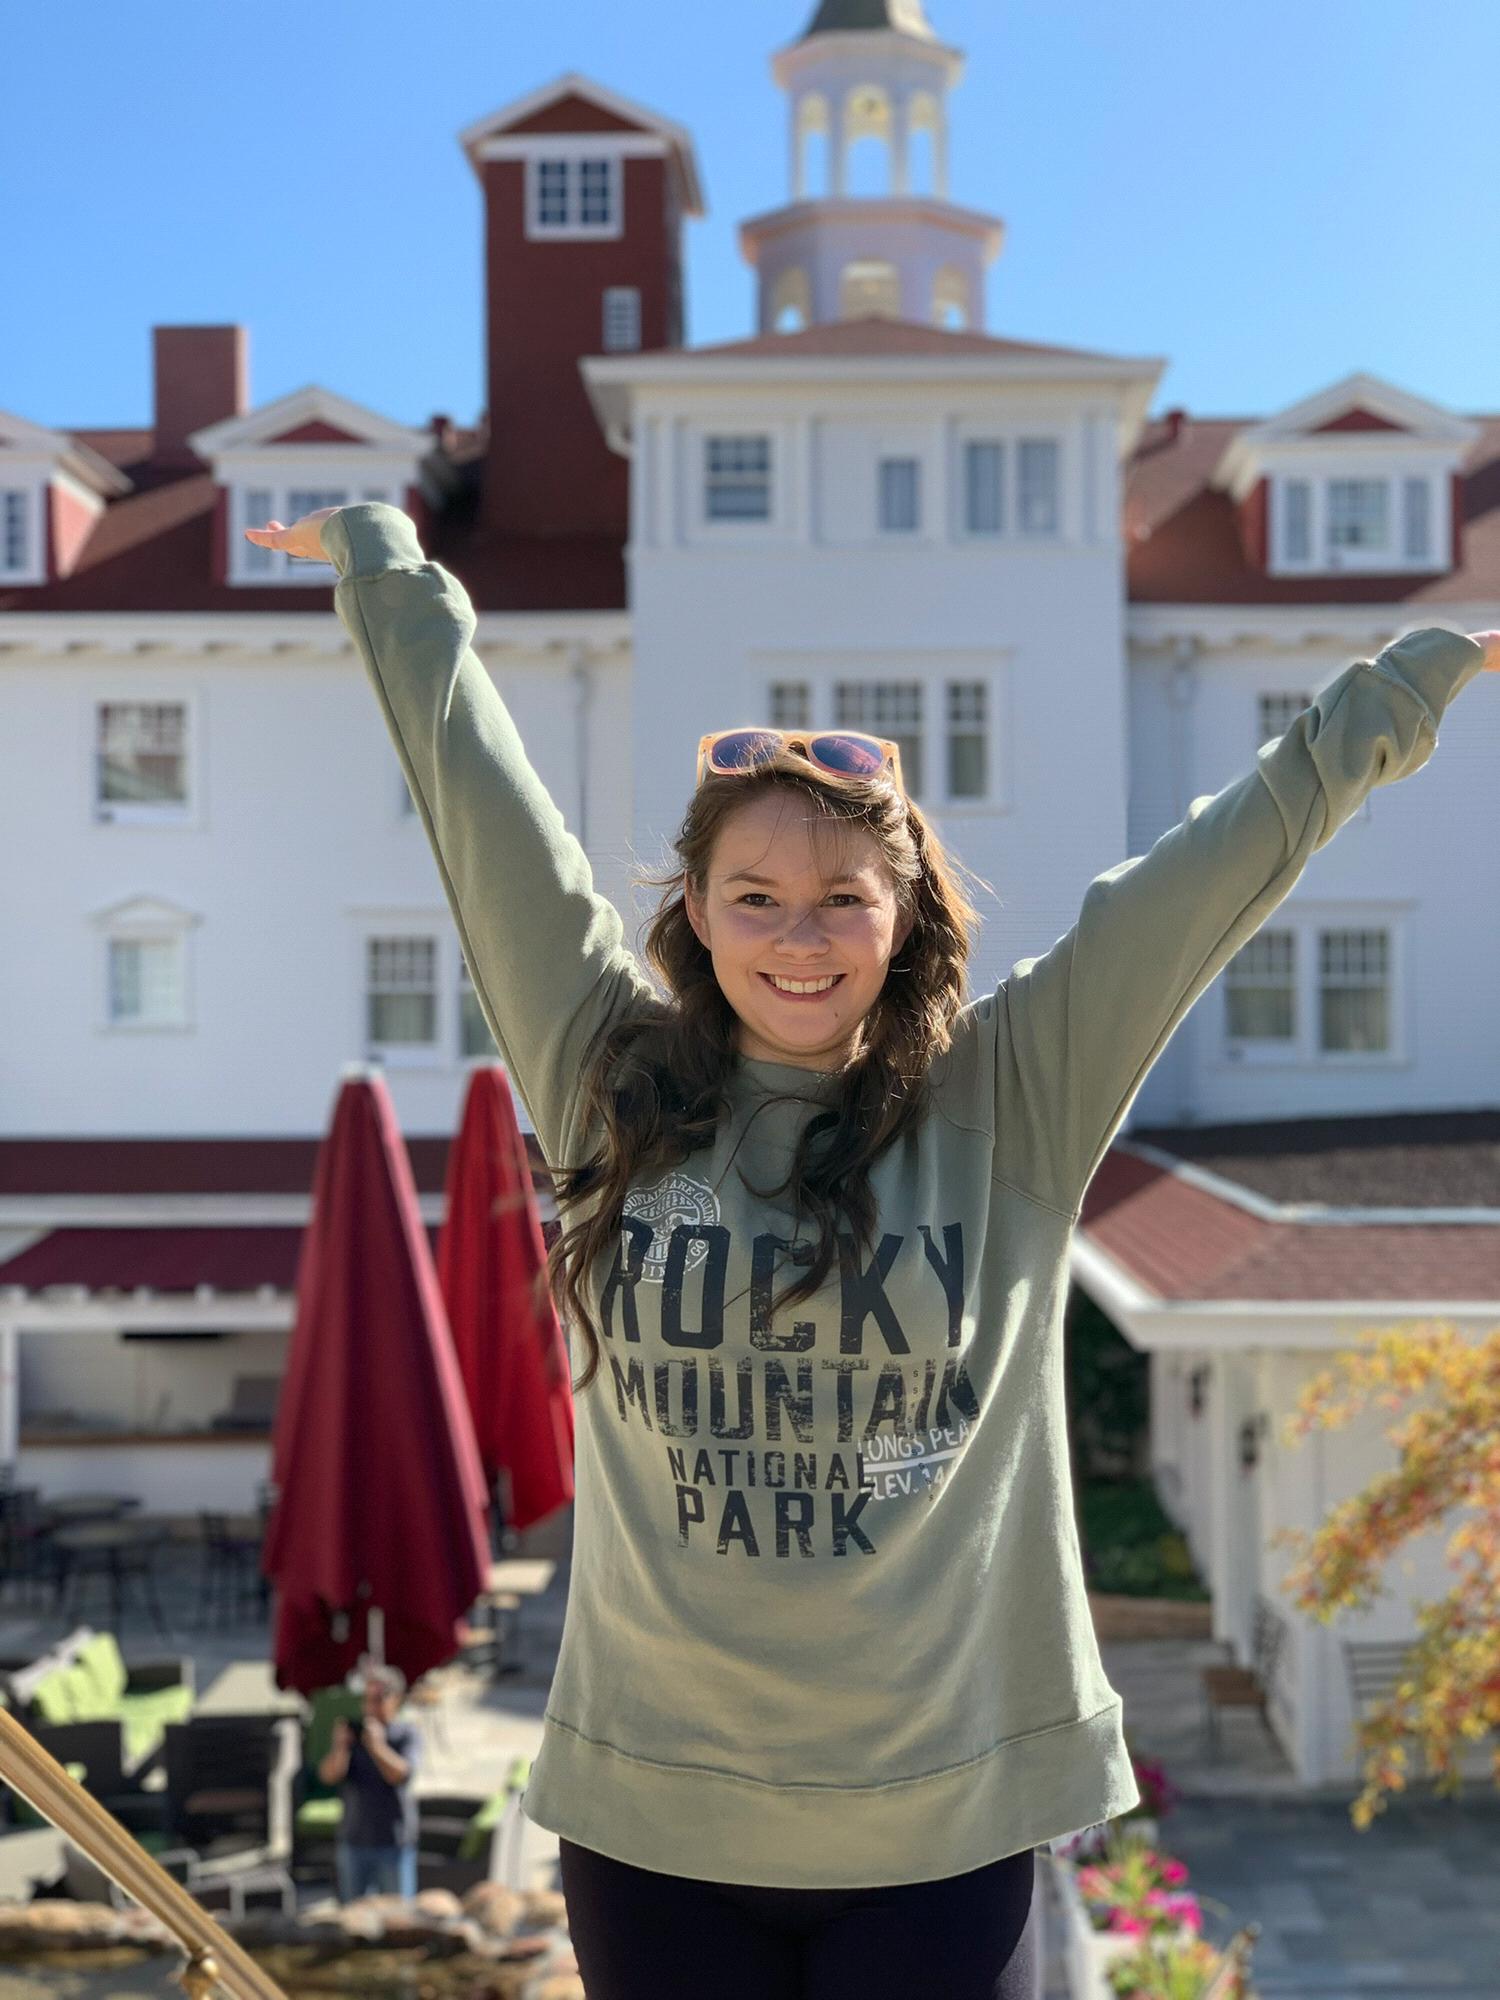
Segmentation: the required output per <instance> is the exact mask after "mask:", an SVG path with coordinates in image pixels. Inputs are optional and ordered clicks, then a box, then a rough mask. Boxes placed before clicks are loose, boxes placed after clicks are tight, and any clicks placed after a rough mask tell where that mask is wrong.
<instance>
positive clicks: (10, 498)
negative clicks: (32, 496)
mask: <svg viewBox="0 0 1500 2000" xmlns="http://www.w3.org/2000/svg"><path fill="white" fill-rule="evenodd" d="M26 497H27V496H26V494H25V493H24V492H22V491H21V490H20V489H19V488H18V487H7V488H6V489H5V490H4V491H3V492H0V575H3V574H4V573H5V572H6V571H8V570H9V571H15V570H22V569H24V568H25V567H26Z"/></svg>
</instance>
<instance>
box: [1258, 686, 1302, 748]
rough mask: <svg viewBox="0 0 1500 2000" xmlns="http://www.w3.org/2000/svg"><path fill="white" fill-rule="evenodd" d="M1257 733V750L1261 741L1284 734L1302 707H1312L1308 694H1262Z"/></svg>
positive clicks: (1269, 740)
mask: <svg viewBox="0 0 1500 2000" xmlns="http://www.w3.org/2000/svg"><path fill="white" fill-rule="evenodd" d="M1258 706H1259V711H1260V719H1259V732H1260V733H1259V734H1258V735H1257V737H1256V739H1255V748H1256V749H1257V750H1258V749H1259V748H1260V747H1261V745H1262V744H1263V743H1269V742H1271V740H1272V739H1273V738H1274V737H1277V736H1285V734H1286V733H1287V731H1288V730H1289V729H1290V728H1291V726H1292V724H1293V723H1294V722H1295V721H1296V720H1297V717H1298V716H1299V715H1300V714H1301V713H1302V711H1303V709H1305V708H1311V707H1312V696H1311V695H1310V694H1282V693H1278V694H1263V695H1261V697H1260V700H1259V704H1258Z"/></svg>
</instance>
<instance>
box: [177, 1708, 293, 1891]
mask: <svg viewBox="0 0 1500 2000" xmlns="http://www.w3.org/2000/svg"><path fill="white" fill-rule="evenodd" d="M301 1733H302V1732H301V1724H300V1723H299V1721H298V1719H297V1717H296V1716H294V1715H275V1714H268V1713H266V1712H264V1711H257V1712H254V1713H251V1714H248V1715H195V1716H191V1717H189V1719H188V1720H187V1721H186V1722H176V1723H173V1724H171V1725H170V1726H169V1728H168V1730H167V1740H166V1745H165V1749H164V1751H163V1762H164V1764H165V1766H166V1773H167V1826H166V1831H167V1832H168V1833H169V1834H170V1835H171V1836H172V1838H173V1841H174V1843H175V1844H176V1845H177V1846H179V1847H184V1848H190V1849H192V1850H193V1851H194V1853H195V1854H196V1855H197V1856H198V1865H197V1866H196V1867H195V1869H194V1877H195V1881H196V1880H200V1879H202V1878H203V1877H204V1875H205V1874H213V1873H215V1872H221V1873H222V1872H226V1871H228V1872H233V1871H234V1870H237V1869H244V1868H251V1867H253V1868H264V1867H266V1866H268V1865H270V1864H280V1865H282V1866H285V1865H286V1864H287V1863H289V1862H290V1860H291V1855H292V1786H293V1781H294V1779H295V1776H296V1772H297V1766H298V1764H299V1762H300V1761H301V1755H302V1744H301Z"/></svg>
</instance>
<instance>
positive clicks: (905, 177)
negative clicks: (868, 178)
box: [890, 90, 911, 194]
mask: <svg viewBox="0 0 1500 2000" xmlns="http://www.w3.org/2000/svg"><path fill="white" fill-rule="evenodd" d="M890 146H891V193H892V194H910V192H911V99H910V97H909V96H908V95H907V93H906V92H905V91H904V90H903V91H902V92H901V93H900V95H899V96H897V97H895V98H893V99H892V101H891V138H890Z"/></svg>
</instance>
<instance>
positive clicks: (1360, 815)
mask: <svg viewBox="0 0 1500 2000" xmlns="http://www.w3.org/2000/svg"><path fill="white" fill-rule="evenodd" d="M1316 700H1317V694H1304V693H1303V692H1302V691H1301V690H1296V691H1293V690H1291V689H1282V688H1267V687H1262V688H1257V690H1256V692H1255V713H1254V721H1253V725H1252V731H1253V734H1254V737H1255V741H1254V743H1253V744H1252V746H1251V752H1250V754H1251V756H1252V757H1254V758H1259V755H1260V752H1261V751H1262V749H1264V747H1265V745H1266V744H1267V743H1271V742H1274V741H1276V740H1277V739H1278V738H1279V737H1281V736H1284V735H1285V734H1286V730H1287V729H1289V728H1290V727H1291V725H1292V723H1293V722H1295V721H1296V719H1297V716H1298V715H1300V714H1301V713H1302V711H1303V710H1304V709H1308V708H1311V707H1312V705H1313V703H1314V702H1315V701H1316ZM1268 701H1290V702H1296V703H1297V704H1299V705H1298V707H1297V709H1296V712H1295V714H1293V715H1290V716H1289V717H1288V718H1287V723H1286V726H1285V728H1282V729H1279V730H1275V731H1273V732H1272V734H1271V735H1269V736H1264V735H1262V734H1261V733H1260V732H1261V730H1262V728H1263V727H1264V722H1263V716H1262V710H1263V707H1264V704H1265V703H1266V702H1268ZM1374 816H1375V798H1374V794H1373V793H1372V792H1367V793H1366V794H1365V796H1364V797H1363V798H1362V799H1361V800H1360V802H1359V804H1358V805H1357V806H1356V807H1355V809H1354V811H1353V812H1352V813H1351V814H1350V816H1349V822H1346V823H1352V822H1353V821H1354V820H1370V819H1373V818H1374Z"/></svg>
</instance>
